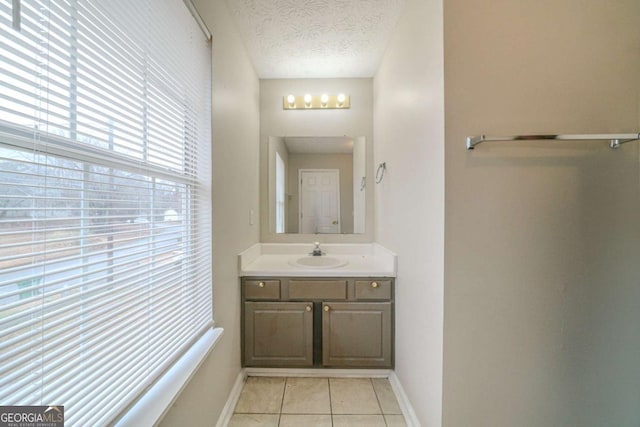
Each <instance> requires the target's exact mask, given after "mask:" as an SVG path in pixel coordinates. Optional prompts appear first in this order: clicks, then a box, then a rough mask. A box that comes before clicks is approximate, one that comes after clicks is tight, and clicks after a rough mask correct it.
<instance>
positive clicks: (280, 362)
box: [244, 302, 313, 366]
mask: <svg viewBox="0 0 640 427" xmlns="http://www.w3.org/2000/svg"><path fill="white" fill-rule="evenodd" d="M244 361H245V365H246V366H312V365H313V304H312V303H307V302H245V303H244Z"/></svg>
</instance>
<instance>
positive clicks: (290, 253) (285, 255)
mask: <svg viewBox="0 0 640 427" xmlns="http://www.w3.org/2000/svg"><path fill="white" fill-rule="evenodd" d="M320 248H321V249H322V251H323V252H324V253H325V256H329V257H334V258H339V259H341V260H344V261H347V264H346V265H344V266H342V267H335V268H319V267H299V266H293V265H291V264H290V263H289V262H290V261H294V260H296V259H298V258H300V257H304V256H308V255H309V252H311V251H312V250H313V244H298V243H294V244H287V243H258V244H255V245H253V246H251V247H250V248H249V249H247V250H245V251H243V252H242V253H241V254H239V255H238V269H239V275H240V276H254V277H275V276H287V277H396V271H397V267H396V264H397V261H396V255H395V254H394V253H393V252H391V251H389V250H388V249H386V248H384V247H383V246H381V245H378V244H377V243H365V244H340V243H335V244H330V243H326V244H321V245H320Z"/></svg>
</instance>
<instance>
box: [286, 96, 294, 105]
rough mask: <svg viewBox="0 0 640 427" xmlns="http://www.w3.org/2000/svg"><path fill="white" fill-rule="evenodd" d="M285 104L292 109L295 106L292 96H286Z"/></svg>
mask: <svg viewBox="0 0 640 427" xmlns="http://www.w3.org/2000/svg"><path fill="white" fill-rule="evenodd" d="M287 102H288V103H289V106H291V107H293V106H294V105H295V104H296V97H295V96H293V95H289V96H287Z"/></svg>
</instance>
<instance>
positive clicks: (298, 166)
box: [268, 136, 366, 234]
mask: <svg viewBox="0 0 640 427" xmlns="http://www.w3.org/2000/svg"><path fill="white" fill-rule="evenodd" d="M268 159H269V165H268V176H269V229H270V231H271V232H273V233H277V234H282V233H301V234H360V233H364V231H365V215H366V212H365V211H366V199H365V193H366V191H365V189H366V138H365V137H363V136H360V137H348V136H341V137H278V136H272V137H269V150H268Z"/></svg>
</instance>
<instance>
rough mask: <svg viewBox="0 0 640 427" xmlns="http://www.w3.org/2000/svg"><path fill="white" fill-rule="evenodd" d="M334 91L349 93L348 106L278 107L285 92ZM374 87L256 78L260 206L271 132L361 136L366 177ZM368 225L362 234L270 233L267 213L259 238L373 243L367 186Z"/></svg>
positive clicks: (368, 81) (265, 190)
mask: <svg viewBox="0 0 640 427" xmlns="http://www.w3.org/2000/svg"><path fill="white" fill-rule="evenodd" d="M325 92H326V93H329V94H337V93H341V92H342V93H345V94H347V95H350V96H351V108H350V109H348V110H307V111H290V110H283V109H282V97H283V96H285V95H287V94H290V93H291V94H296V95H299V94H305V93H311V94H322V93H325ZM372 97H373V88H372V79H273V80H271V79H267V80H260V158H261V164H262V165H263V167H262V170H261V177H262V179H261V193H260V200H261V204H262V206H267V205H268V200H267V196H268V187H267V182H268V178H267V168H266V167H264V165H266V164H267V158H266V156H267V152H268V147H267V145H268V138H269V137H270V136H343V135H347V136H351V137H358V136H364V137H366V138H367V176H372V174H373V173H375V171H374V170H373V149H372V147H373V114H372V105H373V98H372ZM366 219H367V221H366V224H365V233H364V234H353V235H335V234H334V235H329V234H325V235H304V234H298V235H296V234H273V233H272V232H270V228H269V224H268V215H266V212H265V215H262V216H261V222H260V229H261V241H262V242H303V243H308V242H313V241H314V240H320V241H321V242H333V243H341V242H371V241H373V190H372V188H371V186H367V189H366Z"/></svg>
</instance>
